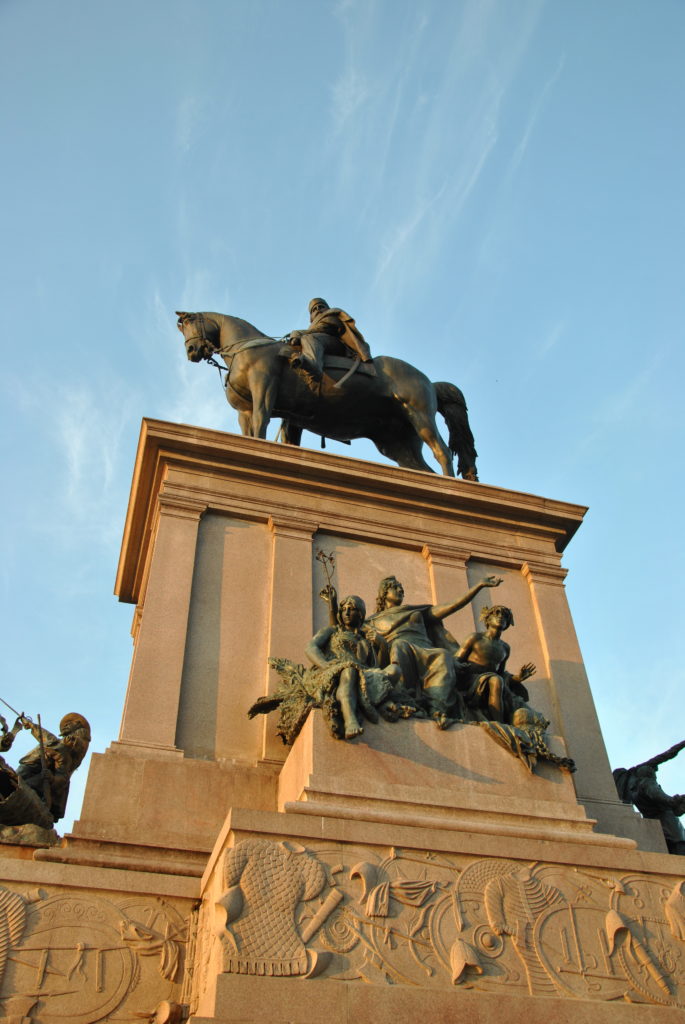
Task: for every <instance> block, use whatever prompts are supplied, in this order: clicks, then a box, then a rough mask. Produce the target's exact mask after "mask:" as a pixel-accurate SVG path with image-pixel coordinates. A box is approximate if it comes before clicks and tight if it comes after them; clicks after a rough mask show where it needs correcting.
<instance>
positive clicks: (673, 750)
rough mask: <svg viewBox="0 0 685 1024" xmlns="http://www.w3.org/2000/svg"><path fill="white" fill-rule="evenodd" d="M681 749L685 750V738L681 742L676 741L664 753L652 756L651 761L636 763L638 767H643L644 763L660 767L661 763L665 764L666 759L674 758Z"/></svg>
mask: <svg viewBox="0 0 685 1024" xmlns="http://www.w3.org/2000/svg"><path fill="white" fill-rule="evenodd" d="M681 750H685V740H682V741H681V742H680V743H675V744H674V745H673V746H672V747H669V748H668V750H664V752H663V754H657V755H656V756H655V757H650V759H649V761H643V762H642V763H641V764H639V765H636V768H642V767H643V765H651V766H652V767H653V768H658V767H659V765H660V764H664V762H665V761H670V760H672V759H673V758H674V757H675V756H676V754H679V753H680V751H681Z"/></svg>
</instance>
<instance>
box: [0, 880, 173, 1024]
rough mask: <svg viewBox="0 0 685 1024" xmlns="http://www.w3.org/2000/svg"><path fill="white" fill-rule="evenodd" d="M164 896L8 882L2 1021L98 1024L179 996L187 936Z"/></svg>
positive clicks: (141, 1013)
mask: <svg viewBox="0 0 685 1024" xmlns="http://www.w3.org/2000/svg"><path fill="white" fill-rule="evenodd" d="M186 933H187V926H186V922H185V920H184V918H183V916H182V915H181V913H180V912H179V911H178V910H177V909H176V908H175V907H173V906H172V905H171V904H170V903H168V902H166V901H165V900H163V899H161V898H154V897H130V898H128V899H125V898H122V899H120V900H118V901H117V902H114V901H113V900H110V899H107V898H104V897H102V896H96V895H91V894H90V893H88V892H85V891H64V890H62V891H58V892H55V893H53V894H50V893H48V892H46V891H45V890H44V889H34V890H32V891H31V892H28V893H24V892H12V891H10V890H9V889H4V888H0V1021H5V1020H7V1021H12V1022H15V1021H20V1020H21V1021H22V1024H57V1022H58V1021H69V1024H96V1022H98V1021H105V1020H109V1019H110V1015H112V1014H114V1013H116V1014H117V1016H119V1015H120V1014H121V1013H122V1012H123V1011H124V1008H125V1012H126V1014H128V1016H129V1017H131V1018H135V1017H136V1016H138V1017H141V1018H142V1017H145V1016H146V1015H148V1014H153V1013H154V1012H155V1007H157V1006H158V1005H160V1004H161V1003H162V1002H163V1001H164V1000H169V999H174V998H176V999H178V998H179V997H180V994H181V981H182V973H183V963H184V950H185V945H186V941H187V934H186Z"/></svg>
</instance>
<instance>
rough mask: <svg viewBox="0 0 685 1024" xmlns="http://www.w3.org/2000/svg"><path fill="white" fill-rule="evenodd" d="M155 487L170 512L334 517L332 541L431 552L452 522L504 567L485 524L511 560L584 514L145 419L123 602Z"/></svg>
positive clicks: (533, 552) (133, 592)
mask: <svg viewBox="0 0 685 1024" xmlns="http://www.w3.org/2000/svg"><path fill="white" fill-rule="evenodd" d="M236 485H238V486H236ZM162 490H164V493H165V494H167V493H168V494H169V496H170V500H172V502H173V503H175V507H176V508H177V509H179V510H180V509H181V508H183V507H185V508H186V509H187V510H188V511H191V510H192V509H193V508H197V505H198V503H199V504H202V503H204V505H205V506H206V507H207V508H208V511H210V512H211V511H217V512H223V513H224V514H229V515H230V514H231V513H235V514H239V515H240V516H241V517H242V518H246V519H252V520H256V521H262V522H264V523H268V521H269V519H270V518H274V519H275V521H276V522H284V523H285V522H287V521H288V520H290V521H300V522H302V521H305V520H306V521H307V522H309V521H316V524H317V525H318V526H319V528H320V529H322V530H323V529H326V525H327V519H328V518H332V517H334V518H335V523H336V530H337V532H338V534H339V535H341V536H344V535H346V534H347V535H348V536H349V537H351V538H359V537H360V536H362V537H364V538H365V539H367V540H369V541H371V542H378V543H384V544H386V545H390V546H392V544H393V538H395V537H396V538H397V541H396V543H397V544H398V546H400V545H401V546H403V547H414V548H415V550H417V551H421V550H423V548H424V546H425V545H427V546H428V547H429V548H430V549H431V551H432V550H433V547H434V544H435V545H437V547H438V548H440V549H442V550H443V551H445V550H449V549H450V545H449V542H448V543H445V538H446V535H449V532H450V530H452V531H455V530H456V528H457V527H458V529H459V531H460V534H461V536H462V539H461V543H460V544H458V545H457V547H459V550H460V551H461V550H464V549H465V544H468V546H469V548H470V551H471V555H472V557H474V558H478V557H480V554H481V552H485V551H486V550H487V551H488V554H489V557H490V558H491V559H492V557H493V555H494V557H495V558H497V560H498V562H500V563H501V564H502V565H503V566H504V565H512V552H511V548H509V549H508V551H507V550H505V548H504V547H503V548H502V551H501V559H500V558H499V556H498V553H497V551H495V550H494V549H493V545H492V543H487V544H486V543H485V541H484V539H483V538H484V535H485V531H489V530H491V529H492V528H493V527H495V528H497V529H499V530H507V529H513V530H515V532H516V534H517V536H518V538H519V550H520V552H521V558H520V560H517V559H514V560H513V563H515V564H517V566H518V567H520V566H521V565H522V564H523V563H524V562H529V563H531V564H532V563H533V562H545V561H547V560H548V554H547V553H550V554H552V555H554V553H559V552H561V551H563V550H564V548H565V547H566V545H567V544H568V542H569V540H570V539H571V537H572V536H573V534H574V533H575V531H576V530H577V529H578V526H579V525H580V523H581V522H582V519H583V516H584V514H585V511H586V509H585V508H584V507H583V506H580V505H574V504H570V503H568V502H561V501H554V500H551V499H549V498H541V497H538V496H536V495H531V494H524V493H521V492H517V491H510V490H506V489H505V488H501V487H493V486H490V485H487V484H476V483H471V482H469V481H463V480H457V479H454V478H447V477H443V476H438V475H437V474H433V473H424V472H419V471H416V470H409V469H399V468H397V467H394V466H387V465H382V464H379V463H373V462H364V461H362V460H359V459H351V458H347V457H345V456H338V455H329V454H327V453H324V452H318V451H315V450H311V449H301V448H295V447H293V446H290V445H281V444H276V443H274V442H270V441H262V440H256V439H254V438H248V437H241V436H239V435H236V434H229V433H224V432H222V431H216V430H203V429H201V428H199V427H189V426H184V425H181V424H174V423H166V422H163V421H159V420H148V419H146V420H143V424H142V428H141V435H140V441H139V445H138V453H137V457H136V467H135V472H134V478H133V484H132V488H131V497H130V501H129V507H128V513H127V517H126V527H125V532H124V541H123V544H122V550H121V557H120V561H119V569H118V573H117V581H116V588H115V593H116V594H117V595H118V596H119V599H120V600H122V601H129V602H134V603H135V602H136V600H137V592H138V589H139V581H140V579H141V578H142V574H141V571H140V565H141V562H144V561H145V560H146V559H147V557H148V548H149V543H150V527H149V523H150V520H149V513H150V509H151V507H152V506H153V505H154V503H155V499H156V498H157V496H158V495H159V494H160V492H161V491H162ZM171 494H173V495H174V497H173V499H171ZM200 495H201V497H200ZM276 503H277V508H276V507H275V506H276ZM359 506H363V507H364V509H365V512H364V515H363V517H362V519H361V521H360V518H359V515H355V514H353V507H354V508H358V507H359ZM191 514H192V511H191ZM465 534H469V536H468V538H466V537H465Z"/></svg>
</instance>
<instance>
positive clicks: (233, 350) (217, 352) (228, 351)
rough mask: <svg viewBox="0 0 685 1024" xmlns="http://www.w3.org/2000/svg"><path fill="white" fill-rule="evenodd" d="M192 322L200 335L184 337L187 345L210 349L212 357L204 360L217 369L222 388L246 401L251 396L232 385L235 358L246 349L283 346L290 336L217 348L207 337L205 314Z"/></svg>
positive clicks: (261, 339) (206, 357)
mask: <svg viewBox="0 0 685 1024" xmlns="http://www.w3.org/2000/svg"><path fill="white" fill-rule="evenodd" d="M192 322H193V323H196V324H197V326H198V329H199V330H198V333H197V334H194V335H193V336H192V337H191V338H186V336H185V334H184V335H183V337H184V338H185V341H186V344H188V342H191V341H200V342H201V343H202V344H203V345H204V347H205V348H206V349H210V350H211V355H208V356H204V357H203V358H204V360H205V362H206V363H209V365H210V366H214V367H216V369H217V370H218V371H219V380H220V381H221V387H222V388H223V389H226V388H228V387H231V388H233V390H234V391H235V393H236V394H237V395H239V396H240V397H241V398H242V399H243V400H245V401H248V400H249V395H242V394H241V393H240V391H238V389H237V388H236V387H235V385H233V384H231V363H232V362H233V359H234V357H235V356H237V355H239V354H240V353H241V352H244V351H245V350H246V349H250V348H259V347H260V346H262V345H281V344H283V342H284V341H285V339H286V338H287V337H288V335H287V334H285V335H284V336H283V338H265V337H255V338H247V339H246V340H245V341H240V342H236V343H235V344H233V345H230V346H228V347H226V348H215V347H214V345H213V344H212V342H211V341H210V340H209V338H208V337H207V331H206V329H205V317H204V314H203V313H194V314H193V321H192ZM212 322H214V321H212ZM216 327H217V330H218V331H219V333H221V328H220V327H219V325H218V324H217V325H216ZM215 356H221V357H222V358H223V359H224V361H225V362H226V366H225V367H223V366H221V365H220V364H219V363H217V361H216V359H215ZM224 373H225V374H226V377H225V379H224V378H223V377H222V374H224Z"/></svg>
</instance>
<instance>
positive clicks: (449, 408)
mask: <svg viewBox="0 0 685 1024" xmlns="http://www.w3.org/2000/svg"><path fill="white" fill-rule="evenodd" d="M433 387H434V388H435V394H436V395H437V399H438V412H440V413H441V414H442V415H443V416H444V417H445V421H446V423H447V426H448V428H449V446H450V451H451V452H452V453H453V454H454V455H456V456H458V463H457V473H458V474H459V476H462V477H463V478H464V479H465V480H477V479H478V474H477V472H476V458H477V457H478V452H477V451H476V444H475V441H474V440H473V434H472V433H471V427H470V426H469V413H468V408H467V406H466V400H465V399H464V396H463V394H462V393H461V391H460V390H459V388H458V387H456V385H454V384H448V383H447V381H443V380H441V381H434V382H433Z"/></svg>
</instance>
